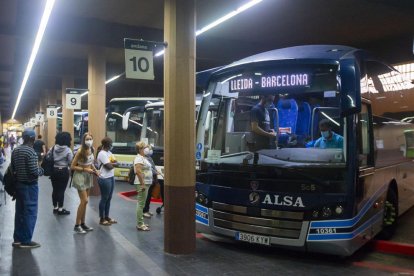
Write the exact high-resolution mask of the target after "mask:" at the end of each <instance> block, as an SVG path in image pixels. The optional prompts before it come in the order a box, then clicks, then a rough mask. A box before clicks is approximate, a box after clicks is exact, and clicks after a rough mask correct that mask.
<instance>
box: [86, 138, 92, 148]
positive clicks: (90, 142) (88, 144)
mask: <svg viewBox="0 0 414 276" xmlns="http://www.w3.org/2000/svg"><path fill="white" fill-rule="evenodd" d="M92 144H93V140H88V141H85V145H86V146H87V147H89V148H90V147H92Z"/></svg>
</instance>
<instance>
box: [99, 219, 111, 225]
mask: <svg viewBox="0 0 414 276" xmlns="http://www.w3.org/2000/svg"><path fill="white" fill-rule="evenodd" d="M99 224H100V225H105V226H109V225H111V223H110V222H109V221H107V220H106V219H101V220H100V221H99Z"/></svg>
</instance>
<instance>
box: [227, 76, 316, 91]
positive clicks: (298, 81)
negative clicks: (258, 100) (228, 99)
mask: <svg viewBox="0 0 414 276" xmlns="http://www.w3.org/2000/svg"><path fill="white" fill-rule="evenodd" d="M229 82H230V83H229V89H230V92H243V91H250V90H254V89H267V88H272V89H278V88H294V87H308V86H309V85H310V76H309V74H307V73H292V74H271V75H254V76H241V77H237V78H233V79H231V80H230V81H229Z"/></svg>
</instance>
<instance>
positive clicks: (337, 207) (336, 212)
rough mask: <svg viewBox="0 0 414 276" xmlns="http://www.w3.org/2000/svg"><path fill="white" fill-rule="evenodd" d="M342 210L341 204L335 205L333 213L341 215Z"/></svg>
mask: <svg viewBox="0 0 414 276" xmlns="http://www.w3.org/2000/svg"><path fill="white" fill-rule="evenodd" d="M343 212H344V208H343V207H342V206H341V205H338V206H336V208H335V214H337V215H341V214H342V213H343Z"/></svg>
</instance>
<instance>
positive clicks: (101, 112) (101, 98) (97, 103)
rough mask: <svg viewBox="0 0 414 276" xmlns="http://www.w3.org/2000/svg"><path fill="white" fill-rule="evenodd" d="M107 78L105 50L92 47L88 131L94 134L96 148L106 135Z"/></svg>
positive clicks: (90, 55) (89, 65) (89, 72)
mask: <svg viewBox="0 0 414 276" xmlns="http://www.w3.org/2000/svg"><path fill="white" fill-rule="evenodd" d="M105 79H106V65H105V50H104V49H103V48H99V47H92V48H91V49H90V52H89V56H88V89H89V93H88V131H89V132H90V133H91V134H92V135H93V140H94V147H95V148H97V147H98V146H99V145H100V142H101V140H102V138H104V137H105V102H106V85H105Z"/></svg>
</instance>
